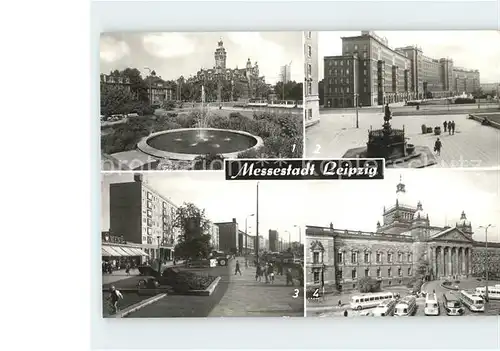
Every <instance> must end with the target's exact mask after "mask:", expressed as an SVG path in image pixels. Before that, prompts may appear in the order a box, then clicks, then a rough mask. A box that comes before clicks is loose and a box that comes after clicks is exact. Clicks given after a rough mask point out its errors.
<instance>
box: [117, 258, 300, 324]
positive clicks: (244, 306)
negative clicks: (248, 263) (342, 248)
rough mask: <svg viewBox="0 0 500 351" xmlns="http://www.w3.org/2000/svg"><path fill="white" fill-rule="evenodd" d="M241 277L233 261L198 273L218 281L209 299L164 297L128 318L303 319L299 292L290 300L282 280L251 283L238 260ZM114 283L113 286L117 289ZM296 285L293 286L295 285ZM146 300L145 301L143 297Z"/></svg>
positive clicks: (252, 272) (250, 275)
mask: <svg viewBox="0 0 500 351" xmlns="http://www.w3.org/2000/svg"><path fill="white" fill-rule="evenodd" d="M238 260H239V261H240V264H241V271H242V275H241V276H240V275H234V266H235V263H236V260H232V261H231V262H230V263H229V265H228V266H226V267H220V266H217V267H214V268H206V269H202V271H203V272H209V274H210V275H218V276H221V278H222V279H221V280H220V282H219V284H218V286H217V288H216V289H215V291H214V292H213V293H212V295H210V296H186V295H168V296H166V297H165V298H163V299H160V300H159V301H157V302H155V303H153V304H151V305H148V306H145V307H143V308H141V309H140V310H138V311H136V312H133V313H131V314H129V315H128V316H127V317H129V318H138V317H151V318H155V317H207V316H208V317H245V316H257V317H280V316H298V317H302V316H303V315H304V302H303V301H304V300H303V296H304V295H303V290H302V289H301V288H300V291H299V294H298V297H297V298H293V295H294V289H295V288H299V287H291V286H288V287H287V286H286V282H285V277H284V276H283V277H282V276H276V281H275V283H274V284H265V283H263V282H262V283H259V282H256V281H255V269H254V268H253V267H249V268H245V265H244V260H243V259H242V258H238ZM121 282H123V281H120V282H118V283H117V284H116V285H117V287H118V289H119V288H120V287H119V285H118V284H119V283H121ZM296 285H297V283H296ZM145 298H147V297H145Z"/></svg>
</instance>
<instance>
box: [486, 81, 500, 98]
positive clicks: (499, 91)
mask: <svg viewBox="0 0 500 351" xmlns="http://www.w3.org/2000/svg"><path fill="white" fill-rule="evenodd" d="M481 90H482V91H483V94H486V95H490V96H492V97H493V96H500V83H483V84H481Z"/></svg>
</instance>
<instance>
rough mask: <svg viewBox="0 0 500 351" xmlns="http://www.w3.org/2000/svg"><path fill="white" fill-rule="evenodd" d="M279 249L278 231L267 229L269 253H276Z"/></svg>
mask: <svg viewBox="0 0 500 351" xmlns="http://www.w3.org/2000/svg"><path fill="white" fill-rule="evenodd" d="M280 249H281V246H280V236H279V234H278V231H277V230H272V229H269V251H271V252H278V251H280Z"/></svg>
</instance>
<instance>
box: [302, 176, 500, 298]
mask: <svg viewBox="0 0 500 351" xmlns="http://www.w3.org/2000/svg"><path fill="white" fill-rule="evenodd" d="M408 199H409V197H408V195H407V193H406V188H405V184H403V182H402V181H400V183H399V184H398V185H397V187H396V199H395V203H394V204H392V205H391V206H390V207H388V208H385V207H384V210H383V223H380V222H379V223H377V229H376V230H375V231H373V232H363V231H357V230H352V229H347V230H344V229H343V230H341V229H336V228H334V226H333V224H330V227H327V228H325V227H317V226H308V227H307V229H306V239H307V253H306V266H307V267H308V269H307V273H306V275H307V287H308V288H316V287H321V285H322V284H324V286H325V289H326V290H337V291H345V290H352V289H358V288H359V281H360V279H361V278H363V277H371V278H373V279H376V280H378V281H379V282H380V284H381V286H383V287H387V286H391V285H403V284H406V283H408V281H409V280H410V279H412V278H413V277H414V276H415V275H416V274H422V275H424V276H425V277H427V279H444V278H448V279H453V278H455V279H460V278H464V277H469V276H471V275H481V274H482V273H484V272H485V269H486V264H485V262H486V260H485V255H486V243H485V242H480V241H476V240H475V239H474V237H473V236H474V233H473V231H472V224H471V222H470V221H469V220H468V219H467V216H466V214H465V212H462V214H461V216H460V219H458V220H457V221H456V223H455V225H454V226H453V227H451V226H446V227H438V226H433V225H431V222H430V219H429V215H428V214H427V212H425V210H424V208H423V205H422V204H421V203H420V202H418V203H417V205H416V206H414V205H413V204H411V202H410V201H409V200H408ZM487 262H488V265H489V266H488V268H487V269H488V270H489V271H490V272H496V273H500V243H488V260H487Z"/></svg>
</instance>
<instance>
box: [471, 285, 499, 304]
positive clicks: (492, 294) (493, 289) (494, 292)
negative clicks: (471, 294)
mask: <svg viewBox="0 0 500 351" xmlns="http://www.w3.org/2000/svg"><path fill="white" fill-rule="evenodd" d="M476 294H478V295H481V296H486V287H484V286H481V287H478V288H476ZM488 298H489V299H491V300H500V284H496V285H495V286H488Z"/></svg>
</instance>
